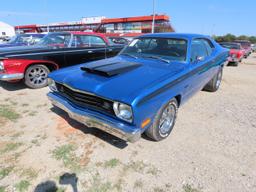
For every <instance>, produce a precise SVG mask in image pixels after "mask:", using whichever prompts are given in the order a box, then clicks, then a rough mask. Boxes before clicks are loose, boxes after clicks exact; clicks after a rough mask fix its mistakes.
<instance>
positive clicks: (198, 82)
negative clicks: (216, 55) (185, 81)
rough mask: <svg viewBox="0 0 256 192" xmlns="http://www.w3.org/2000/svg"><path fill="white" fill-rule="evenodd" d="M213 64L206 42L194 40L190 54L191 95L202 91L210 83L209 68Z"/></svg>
mask: <svg viewBox="0 0 256 192" xmlns="http://www.w3.org/2000/svg"><path fill="white" fill-rule="evenodd" d="M212 62H213V61H212V59H211V57H210V56H209V54H208V51H207V48H206V46H205V42H204V40H203V39H194V40H192V42H191V54H190V74H191V84H190V85H191V87H190V94H191V95H193V94H194V93H196V92H197V91H199V90H201V89H202V88H203V87H204V86H205V85H206V84H207V82H208V81H209V74H210V73H211V72H210V70H209V67H210V66H211V64H212Z"/></svg>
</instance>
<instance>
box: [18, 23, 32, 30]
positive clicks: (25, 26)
mask: <svg viewBox="0 0 256 192" xmlns="http://www.w3.org/2000/svg"><path fill="white" fill-rule="evenodd" d="M24 28H25V29H26V28H37V25H35V24H33V25H20V26H15V29H24Z"/></svg>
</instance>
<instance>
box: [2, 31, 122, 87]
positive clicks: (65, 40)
mask: <svg viewBox="0 0 256 192" xmlns="http://www.w3.org/2000/svg"><path fill="white" fill-rule="evenodd" d="M122 48H123V45H113V44H110V43H109V41H108V39H107V38H106V37H105V36H104V35H103V34H98V33H86V32H61V33H49V34H48V35H47V36H45V37H44V38H43V39H42V40H41V41H40V42H39V43H38V44H37V45H35V46H29V47H15V48H5V49H0V80H2V81H17V80H24V82H25V84H26V85H27V86H28V87H30V88H41V87H44V86H47V75H48V73H50V72H51V71H53V70H56V69H59V68H62V67H67V66H71V65H76V64H80V63H84V62H87V61H93V60H97V59H103V58H107V57H112V56H115V55H116V54H117V53H118V52H119V51H120V50H121V49H122Z"/></svg>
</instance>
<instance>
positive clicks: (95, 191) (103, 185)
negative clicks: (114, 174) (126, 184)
mask: <svg viewBox="0 0 256 192" xmlns="http://www.w3.org/2000/svg"><path fill="white" fill-rule="evenodd" d="M107 191H113V186H112V184H111V183H110V182H108V181H107V182H102V179H101V178H100V176H99V174H98V173H97V174H95V175H94V176H93V180H92V185H91V186H90V187H89V189H88V192H107Z"/></svg>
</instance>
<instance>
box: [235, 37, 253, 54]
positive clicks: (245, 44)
mask: <svg viewBox="0 0 256 192" xmlns="http://www.w3.org/2000/svg"><path fill="white" fill-rule="evenodd" d="M235 43H240V44H241V46H242V48H243V49H244V51H245V54H244V58H247V57H248V56H249V55H250V54H251V53H252V47H251V42H250V41H247V40H236V41H235Z"/></svg>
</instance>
